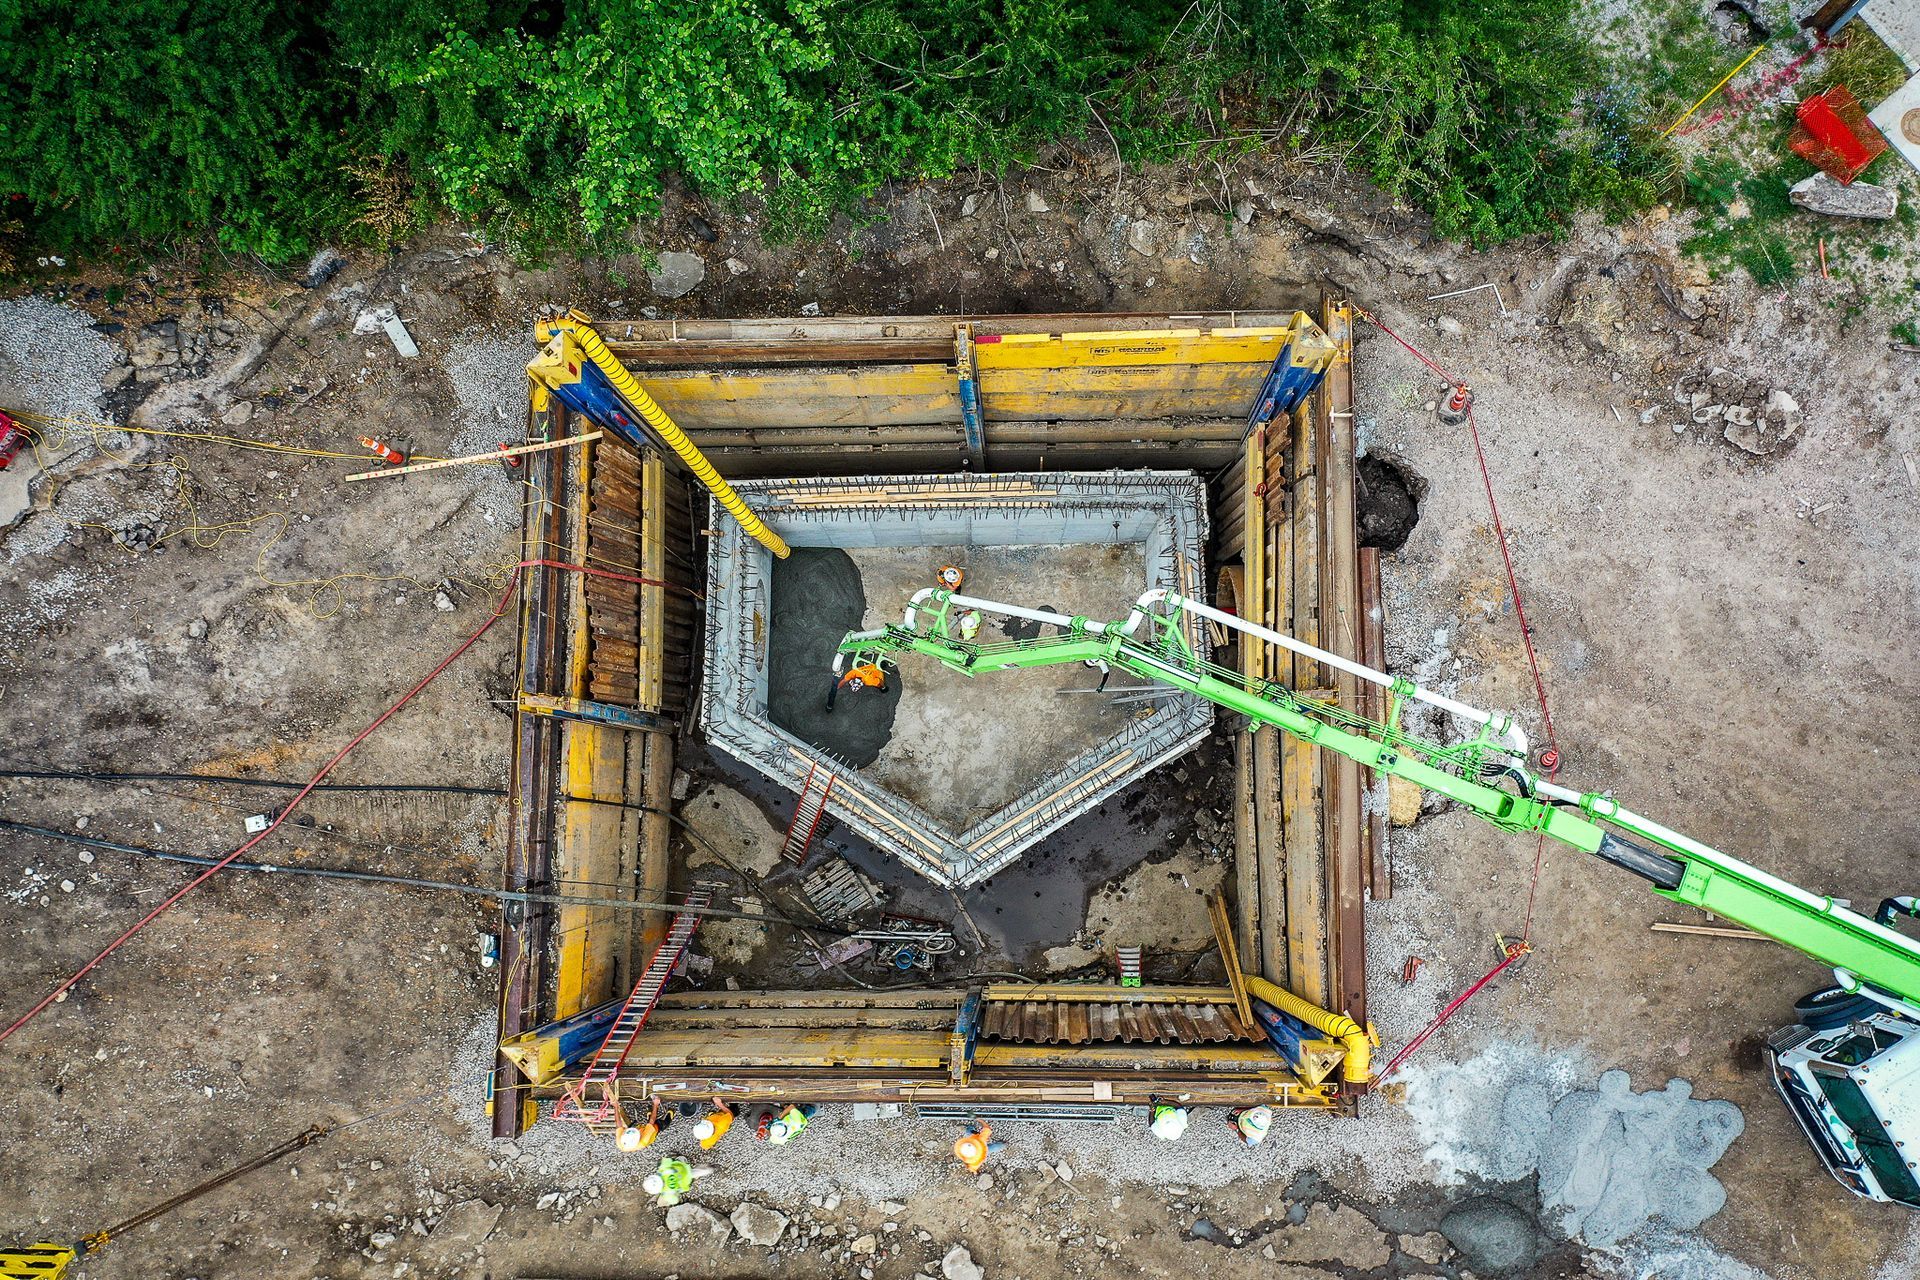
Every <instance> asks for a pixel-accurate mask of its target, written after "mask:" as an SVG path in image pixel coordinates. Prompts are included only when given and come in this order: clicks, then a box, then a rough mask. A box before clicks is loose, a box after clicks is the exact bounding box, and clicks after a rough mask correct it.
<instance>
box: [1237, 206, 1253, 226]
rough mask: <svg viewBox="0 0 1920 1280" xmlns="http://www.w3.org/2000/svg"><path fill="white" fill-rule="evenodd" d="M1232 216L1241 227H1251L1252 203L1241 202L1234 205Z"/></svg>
mask: <svg viewBox="0 0 1920 1280" xmlns="http://www.w3.org/2000/svg"><path fill="white" fill-rule="evenodd" d="M1233 216H1234V217H1235V218H1236V219H1237V220H1238V221H1239V223H1240V225H1241V226H1243V227H1245V226H1250V225H1252V223H1253V201H1251V200H1242V201H1240V202H1238V203H1237V204H1235V205H1234V206H1233Z"/></svg>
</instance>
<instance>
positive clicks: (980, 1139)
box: [953, 1124, 993, 1173]
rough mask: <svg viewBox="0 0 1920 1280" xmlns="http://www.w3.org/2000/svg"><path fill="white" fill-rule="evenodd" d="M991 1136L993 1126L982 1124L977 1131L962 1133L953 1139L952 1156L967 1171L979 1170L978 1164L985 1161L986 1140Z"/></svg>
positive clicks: (976, 1171)
mask: <svg viewBox="0 0 1920 1280" xmlns="http://www.w3.org/2000/svg"><path fill="white" fill-rule="evenodd" d="M992 1136H993V1126H992V1125H987V1124H983V1125H981V1126H980V1131H979V1132H978V1133H968V1134H963V1135H961V1136H960V1137H959V1138H957V1139H955V1140H954V1144H953V1158H954V1159H956V1160H958V1161H959V1162H960V1163H961V1164H963V1165H965V1166H966V1168H967V1172H968V1173H978V1172H980V1166H981V1165H983V1164H985V1163H986V1162H987V1140H988V1139H990V1138H991V1137H992Z"/></svg>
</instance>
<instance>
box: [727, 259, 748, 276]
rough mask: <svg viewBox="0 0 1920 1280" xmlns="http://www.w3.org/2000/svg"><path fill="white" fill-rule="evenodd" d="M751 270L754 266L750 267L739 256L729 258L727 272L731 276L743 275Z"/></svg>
mask: <svg viewBox="0 0 1920 1280" xmlns="http://www.w3.org/2000/svg"><path fill="white" fill-rule="evenodd" d="M751 270H753V268H752V267H749V266H748V265H747V264H746V263H744V262H742V261H740V259H738V258H728V259H727V274H728V275H730V276H743V275H745V274H747V272H749V271H751Z"/></svg>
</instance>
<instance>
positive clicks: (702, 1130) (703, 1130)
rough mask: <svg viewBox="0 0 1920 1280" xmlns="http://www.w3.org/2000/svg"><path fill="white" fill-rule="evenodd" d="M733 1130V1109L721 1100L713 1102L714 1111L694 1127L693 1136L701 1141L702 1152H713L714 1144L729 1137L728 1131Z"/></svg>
mask: <svg viewBox="0 0 1920 1280" xmlns="http://www.w3.org/2000/svg"><path fill="white" fill-rule="evenodd" d="M731 1128H733V1108H732V1107H730V1106H728V1105H727V1104H726V1102H724V1101H723V1100H721V1099H719V1098H715V1099H714V1100H713V1110H711V1111H709V1112H707V1114H705V1115H704V1116H701V1117H700V1123H699V1124H696V1125H694V1126H693V1136H694V1137H696V1138H698V1139H700V1149H701V1150H702V1151H711V1150H713V1144H714V1143H716V1142H718V1141H720V1139H722V1138H724V1137H726V1136H727V1130H729V1129H731Z"/></svg>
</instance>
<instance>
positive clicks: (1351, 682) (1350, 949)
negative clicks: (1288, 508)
mask: <svg viewBox="0 0 1920 1280" xmlns="http://www.w3.org/2000/svg"><path fill="white" fill-rule="evenodd" d="M1323 327H1324V328H1325V329H1326V331H1327V333H1328V335H1329V337H1331V338H1332V339H1333V340H1334V342H1335V344H1336V346H1337V348H1338V354H1337V355H1336V356H1335V358H1334V361H1333V364H1332V365H1331V366H1330V367H1329V368H1328V370H1327V375H1326V377H1325V379H1323V380H1322V382H1321V387H1320V393H1319V394H1318V395H1317V396H1315V397H1314V425H1315V431H1316V435H1317V436H1318V440H1317V447H1318V450H1319V455H1320V458H1321V467H1320V470H1321V480H1322V493H1323V494H1324V495H1325V498H1324V508H1323V511H1322V538H1323V542H1322V559H1321V592H1322V594H1321V614H1320V628H1321V641H1320V643H1321V644H1322V645H1323V646H1324V647H1326V648H1327V649H1328V650H1330V651H1331V652H1333V653H1335V654H1338V655H1339V656H1340V657H1343V658H1350V659H1358V658H1360V657H1361V656H1362V653H1361V641H1360V581H1359V577H1360V575H1359V568H1360V566H1359V534H1358V531H1357V529H1356V527H1355V514H1354V487H1353V479H1354V461H1355V459H1354V432H1353V363H1352V346H1351V342H1350V337H1351V315H1350V313H1349V312H1348V311H1347V310H1346V308H1345V306H1344V305H1343V304H1341V303H1338V302H1336V301H1335V300H1334V299H1332V298H1331V297H1329V298H1327V299H1326V300H1325V302H1324V304H1323ZM1328 674H1329V675H1330V676H1331V677H1332V684H1333V687H1334V689H1335V690H1337V691H1338V696H1339V703H1340V705H1341V706H1343V707H1351V706H1354V705H1355V704H1356V703H1357V702H1358V701H1359V681H1358V679H1357V678H1356V677H1354V676H1352V675H1350V674H1348V673H1346V672H1329V673H1328ZM1318 754H1320V755H1321V756H1322V764H1323V768H1324V775H1323V776H1324V777H1325V779H1326V786H1325V791H1324V794H1323V797H1322V803H1323V805H1324V806H1325V807H1324V809H1323V811H1322V821H1323V830H1324V831H1325V833H1326V836H1325V839H1326V861H1327V909H1328V912H1329V914H1330V917H1331V919H1330V921H1329V925H1328V935H1329V936H1328V943H1329V948H1330V954H1329V956H1328V959H1327V990H1328V992H1329V993H1330V999H1331V1001H1332V1003H1330V1004H1327V1005H1325V1006H1323V1007H1325V1008H1330V1009H1335V1010H1338V1011H1339V1012H1342V1013H1345V1014H1347V1015H1349V1016H1350V1017H1352V1018H1354V1019H1355V1020H1356V1021H1358V1022H1359V1023H1361V1025H1363V1026H1364V1025H1365V1024H1366V1020H1367V1014H1366V1008H1367V977H1366V938H1365V933H1364V921H1363V912H1364V909H1365V903H1366V894H1365V888H1364V886H1365V880H1366V875H1367V868H1368V865H1369V862H1368V856H1367V847H1366V843H1365V841H1364V839H1363V833H1362V831H1361V818H1360V801H1361V795H1360V786H1361V781H1360V766H1359V764H1358V763H1357V762H1356V761H1354V760H1351V759H1349V758H1348V757H1346V756H1341V755H1327V754H1326V753H1324V752H1322V753H1318Z"/></svg>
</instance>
